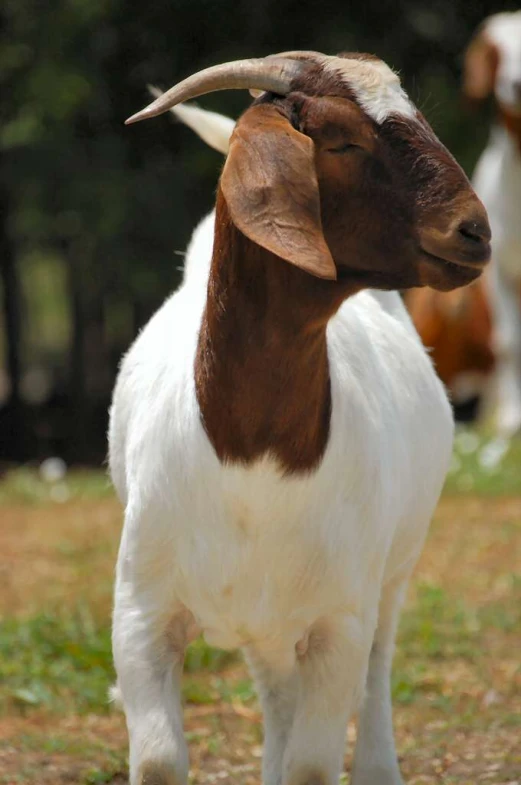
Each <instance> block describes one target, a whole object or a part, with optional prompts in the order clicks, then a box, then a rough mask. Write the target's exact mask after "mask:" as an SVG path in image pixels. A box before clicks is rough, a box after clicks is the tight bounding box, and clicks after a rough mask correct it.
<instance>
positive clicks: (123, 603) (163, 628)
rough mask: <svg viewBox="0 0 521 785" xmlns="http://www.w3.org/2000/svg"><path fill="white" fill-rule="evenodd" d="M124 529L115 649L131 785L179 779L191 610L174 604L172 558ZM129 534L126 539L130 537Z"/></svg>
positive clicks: (184, 773)
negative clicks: (154, 549)
mask: <svg viewBox="0 0 521 785" xmlns="http://www.w3.org/2000/svg"><path fill="white" fill-rule="evenodd" d="M137 539H139V538H137V537H135V529H134V531H133V533H132V537H128V536H126V532H124V534H123V538H122V542H121V547H120V553H119V559H118V569H117V577H116V590H115V603H114V619H113V652H114V662H115V666H116V672H117V676H118V685H119V689H120V693H121V701H122V704H123V708H124V710H125V715H126V719H127V727H128V732H129V742H130V785H185V783H186V782H187V779H188V751H187V747H186V743H185V740H184V734H183V718H182V709H181V685H180V681H181V674H182V667H183V658H184V650H185V646H186V643H187V638H188V633H187V630H188V627H189V624H190V619H191V617H190V614H188V612H187V611H186V610H185V609H183V608H182V606H180V605H178V604H176V602H175V599H174V598H173V597H172V592H171V590H170V586H169V581H168V575H169V571H170V570H171V564H170V563H169V561H168V560H167V559H165V558H164V554H163V557H162V556H161V555H160V554H158V552H157V549H156V551H155V553H153V552H152V549H151V544H150V542H148V543H147V544H146V547H145V546H144V543H143V542H139V541H138V542H136V540H137ZM131 540H132V545H130V541H131Z"/></svg>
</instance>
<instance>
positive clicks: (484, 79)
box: [463, 11, 521, 117]
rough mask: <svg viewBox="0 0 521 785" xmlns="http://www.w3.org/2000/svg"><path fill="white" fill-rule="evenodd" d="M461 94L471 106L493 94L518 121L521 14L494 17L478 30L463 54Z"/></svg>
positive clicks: (516, 12) (519, 12) (520, 106)
mask: <svg viewBox="0 0 521 785" xmlns="http://www.w3.org/2000/svg"><path fill="white" fill-rule="evenodd" d="M463 92H464V94H465V96H466V97H467V99H469V100H470V101H471V102H479V101H482V100H484V99H485V98H487V97H488V96H489V95H492V94H493V95H494V97H495V99H496V100H497V102H498V104H499V106H500V107H501V108H502V109H503V110H504V111H507V112H509V113H512V114H514V115H518V116H520V117H521V11H514V12H512V13H502V14H494V16H490V17H489V18H488V19H486V20H485V21H484V22H483V24H482V25H481V26H480V27H479V28H478V30H477V32H476V34H475V35H474V37H473V39H472V41H471V42H470V44H469V46H468V49H467V51H466V53H465V64H464V74H463Z"/></svg>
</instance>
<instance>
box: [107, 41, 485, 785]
mask: <svg viewBox="0 0 521 785" xmlns="http://www.w3.org/2000/svg"><path fill="white" fill-rule="evenodd" d="M230 87H231V88H243V89H249V88H253V89H256V90H261V91H264V92H263V94H262V95H261V97H260V98H258V99H257V100H256V101H255V102H254V103H253V105H252V106H250V107H249V108H248V109H247V110H246V111H245V112H244V114H243V115H242V117H241V118H240V119H239V121H238V123H237V126H236V128H235V131H234V133H233V135H232V138H231V143H230V151H229V154H228V157H227V160H226V163H225V165H224V169H223V173H222V176H221V179H220V182H219V186H218V189H217V199H216V211H215V232H214V238H213V248H212V246H211V244H210V243H207V242H206V241H205V238H206V237H207V235H205V234H204V232H205V231H207V230H209V231H210V232H211V225H212V222H213V219H212V218H209V219H206V223H205V224H204V226H203V228H202V234H200V233H198V235H197V238H195V240H194V242H193V244H192V246H191V249H190V251H189V259H188V268H187V273H186V276H185V280H184V282H183V285H182V286H181V287H180V289H179V290H178V291H177V292H176V293H175V294H174V295H173V296H172V297H171V298H170V299H169V300H167V301H166V303H165V304H164V305H163V306H162V308H161V309H160V310H159V311H158V313H157V314H156V315H155V316H154V317H153V318H152V320H151V321H150V322H149V324H148V325H147V326H146V327H145V329H144V330H143V331H142V333H141V334H140V335H139V337H138V338H137V340H136V342H135V343H134V345H133V346H132V348H131V349H130V351H129V353H128V354H127V356H126V357H125V359H124V361H123V363H122V366H121V371H120V374H119V378H118V382H117V386H116V390H115V393H114V400H113V406H112V411H111V422H110V468H111V474H112V478H113V481H114V484H115V486H116V489H117V491H118V495H119V497H120V499H121V500H122V502H123V504H124V505H125V524H124V529H123V534H122V539H121V546H120V552H119V557H118V566H117V575H116V588H115V607H114V625H113V648H114V659H115V665H116V670H117V675H118V682H119V687H120V691H121V697H122V702H123V706H124V709H125V714H126V719H127V725H128V731H129V738H130V782H131V785H185V783H186V782H187V776H188V751H187V747H186V742H185V740H184V737H183V720H182V708H181V685H180V681H181V675H182V664H183V656H184V651H185V647H186V646H187V644H188V643H189V641H190V640H191V639H192V638H193V637H194V636H195V635H197V634H198V631H202V632H203V633H204V635H205V637H206V638H207V639H208V641H209V642H211V643H213V644H215V645H217V646H220V647H223V648H241V649H242V650H243V651H244V652H245V655H246V658H247V660H248V662H249V664H250V666H251V669H252V671H253V674H254V676H255V680H256V683H257V687H258V690H259V696H260V700H261V704H262V709H263V714H264V726H265V742H264V758H263V780H264V783H265V785H335V784H336V783H337V782H338V778H339V775H340V772H341V768H342V762H343V754H344V745H345V737H346V726H347V722H348V720H349V718H350V717H351V716H352V715H353V713H354V712H355V711H357V710H358V709H360V717H359V725H358V738H357V744H356V750H355V758H354V771H353V775H352V780H351V781H352V784H353V785H401V783H402V779H401V776H400V772H399V769H398V763H397V759H396V753H395V749H394V741H393V733H392V718H391V698H390V673H391V661H392V652H393V645H394V637H395V631H396V626H397V621H398V614H399V609H400V605H401V602H402V599H403V596H404V592H405V588H406V585H407V581H408V578H409V575H410V573H411V570H412V568H413V566H414V564H415V562H416V560H417V558H418V555H419V553H420V551H421V548H422V544H423V541H424V537H425V533H426V531H427V527H428V524H429V521H430V518H431V516H432V512H433V509H434V507H435V504H436V502H437V499H438V496H439V493H440V490H441V487H442V484H443V481H444V477H445V473H446V471H447V468H448V464H449V460H450V456H451V448H452V436H453V423H452V417H451V412H450V407H449V405H448V401H447V398H446V395H445V392H444V390H443V387H442V385H441V383H440V382H439V380H438V378H437V376H436V374H435V372H434V370H433V367H432V364H431V362H430V360H429V358H428V356H427V354H426V352H425V350H424V348H423V346H422V344H421V342H420V340H419V338H418V335H417V333H416V331H415V330H414V328H413V326H412V323H411V321H410V319H409V317H408V315H407V313H406V311H405V308H404V306H403V303H402V301H401V299H400V297H399V295H398V294H396V292H394V291H392V290H396V289H403V288H409V287H412V286H422V285H428V286H432V287H434V288H437V289H442V290H450V289H453V288H455V287H457V286H461V285H464V284H467V283H469V282H470V281H472V280H475V279H476V278H477V277H478V276H479V275H480V273H481V271H482V269H483V266H484V264H485V262H486V261H487V259H488V257H489V254H490V249H489V244H488V240H489V235H490V233H489V227H488V223H487V218H486V213H485V210H484V208H483V206H482V204H481V203H480V201H479V200H478V199H477V197H476V196H475V194H474V192H473V190H472V188H471V186H470V184H469V182H468V180H467V179H466V177H465V175H464V173H463V172H462V171H461V169H460V167H459V166H458V165H457V163H456V162H455V161H454V159H453V158H452V157H451V156H450V154H449V153H448V151H447V150H446V149H445V148H444V147H443V145H442V144H441V143H440V142H439V141H438V139H437V138H436V136H435V135H434V133H433V132H432V130H431V128H430V127H429V125H428V124H427V122H426V121H425V119H424V118H423V117H422V115H421V114H420V113H419V112H418V111H417V109H416V108H415V107H414V105H413V104H412V103H411V102H410V100H409V99H408V97H407V95H406V94H405V93H404V91H403V90H402V88H401V86H400V81H399V79H398V77H397V75H396V74H394V73H393V72H392V71H391V70H390V69H389V68H388V67H387V66H386V65H385V64H384V63H383V62H382V61H380V60H378V59H376V58H373V57H369V56H366V55H365V56H364V55H359V54H345V55H343V56H339V57H329V56H325V55H321V54H319V53H316V52H315V53H313V52H303V53H299V52H286V53H284V55H278V56H274V57H271V58H265V59H262V60H247V61H240V62H237V63H228V64H224V65H221V66H216V67H214V68H210V69H207V70H206V71H203V72H201V73H200V74H196V75H194V76H192V77H189V78H188V79H187V80H185V81H184V82H182V83H181V84H180V85H178V86H177V87H175V88H173V89H172V90H170V91H168V92H167V93H165V94H164V96H161V97H160V98H159V99H158V101H156V102H155V103H154V104H152V106H151V107H149V108H148V109H147V110H144V112H142V113H139V114H138V115H137V116H135V117H134V118H133V119H143V118H144V117H150V116H154V115H155V114H158V113H160V112H161V111H166V110H167V109H168V108H170V106H171V105H173V104H175V103H178V102H180V101H183V100H185V99H188V98H191V97H195V96H197V95H201V94H203V93H205V92H210V91H212V90H217V89H226V88H230ZM368 289H372V290H376V289H379V290H381V291H366V290H368Z"/></svg>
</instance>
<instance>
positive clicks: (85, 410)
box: [0, 0, 515, 464]
mask: <svg viewBox="0 0 521 785" xmlns="http://www.w3.org/2000/svg"><path fill="white" fill-rule="evenodd" d="M514 7H515V6H514V4H512V3H509V2H505V3H501V2H472V3H469V2H467V0H392V2H391V1H387V2H376V1H375V0H363V1H362V2H345V0H344V1H343V2H340V1H339V0H337V1H334V2H333V1H332V0H325V1H324V2H321V3H319V4H317V3H311V2H308V1H307V0H299V2H296V1H295V0H254V1H253V0H218V1H216V0H175V1H174V2H166V0H155V1H154V2H153V3H128V2H127V3H125V2H123V0H54V2H52V3H50V2H47V3H45V2H42V3H34V2H28V0H4V2H3V3H2V8H1V10H0V15H1V17H2V28H3V38H2V43H1V44H0V80H1V86H2V102H1V108H0V112H1V122H0V149H1V156H2V159H1V169H0V265H1V280H0V357H1V363H0V460H2V461H9V462H13V461H28V460H31V461H32V460H37V461H40V460H42V459H44V458H45V457H47V456H50V455H57V456H60V457H61V458H63V459H64V460H65V461H66V462H67V463H82V464H85V463H91V464H92V463H94V464H97V463H99V462H100V461H102V460H103V458H104V455H105V431H106V424H107V408H108V405H109V402H110V395H111V389H112V386H113V382H114V377H115V373H116V370H117V365H118V361H119V358H120V357H121V354H122V353H123V352H124V351H125V350H126V348H127V347H128V346H129V344H130V342H131V341H132V339H133V338H134V336H135V335H136V333H137V332H138V331H139V329H140V328H141V327H142V326H143V325H144V324H145V322H146V321H147V319H148V318H149V317H150V315H151V314H152V313H153V311H154V310H155V309H156V308H157V307H158V305H159V304H160V303H161V302H162V300H163V299H164V298H165V297H166V296H167V294H168V293H169V292H170V291H171V290H172V289H173V288H174V287H175V286H176V284H177V282H178V281H179V278H180V274H181V273H180V268H181V267H182V264H183V256H182V252H183V249H184V248H185V247H186V244H187V241H188V239H189V237H190V234H191V231H192V229H193V228H194V226H195V224H196V222H197V221H198V220H199V218H200V217H202V215H203V214H204V213H205V212H206V211H208V210H209V209H210V207H211V205H212V201H213V196H214V192H215V186H216V182H217V177H218V173H219V169H220V166H221V164H222V161H221V158H220V156H219V154H218V153H215V152H213V151H212V150H210V149H209V148H208V147H207V146H205V145H204V144H203V143H201V141H200V140H199V139H197V138H196V137H195V135H194V134H193V133H192V132H191V131H189V130H187V129H186V128H184V127H182V126H181V125H176V124H174V123H173V122H172V121H171V119H169V118H162V119H160V120H157V121H156V122H151V123H143V124H140V125H137V126H133V127H131V128H125V127H124V126H123V120H124V119H125V118H126V117H127V116H128V115H129V114H131V113H133V112H134V111H136V110H137V109H139V108H141V107H142V106H143V105H144V103H145V102H147V99H148V95H147V91H146V85H147V83H153V84H157V85H159V86H160V87H163V88H166V87H169V86H170V85H172V84H173V83H174V82H176V81H177V80H179V79H181V78H182V77H184V76H186V75H188V74H189V73H191V72H193V71H196V70H198V69H200V68H203V67H205V66H207V65H211V64H214V63H218V62H221V61H225V60H232V59H235V58H241V57H251V56H260V55H264V54H269V53H271V52H275V51H280V50H284V49H318V50H320V51H323V52H326V53H336V52H338V51H342V50H344V51H345V50H360V51H367V52H372V53H376V54H377V55H379V56H380V57H381V58H383V59H384V60H386V61H387V62H388V63H389V64H390V65H391V66H393V67H394V68H395V69H397V70H399V71H400V73H401V75H402V79H403V82H404V84H405V87H406V89H407V91H408V92H409V94H410V95H411V97H412V98H413V100H415V101H416V102H417V103H418V105H419V107H420V108H421V109H422V110H423V112H424V113H425V114H426V116H427V118H428V119H429V120H430V122H431V124H432V125H433V126H434V129H435V130H436V132H437V133H438V135H439V136H440V137H441V139H442V140H443V141H444V143H445V144H446V145H447V146H448V147H449V148H450V150H451V151H452V152H453V153H454V155H455V156H456V158H457V159H458V160H459V161H460V162H461V164H462V165H463V166H464V168H465V169H466V170H467V172H469V173H470V172H471V170H472V168H473V165H474V163H475V161H476V159H477V157H478V154H479V153H480V151H481V150H482V149H483V147H484V145H485V142H486V137H487V134H488V130H489V124H490V117H491V111H490V107H488V109H487V107H485V108H482V109H480V111H479V112H478V113H477V114H476V113H474V114H471V113H470V112H469V111H466V110H465V109H464V107H463V102H462V99H461V96H460V79H461V67H462V62H463V52H464V49H465V47H466V45H467V43H468V41H469V39H470V37H471V34H472V33H473V31H474V30H475V28H476V26H477V25H478V24H479V23H480V22H481V21H482V19H483V18H484V17H486V16H487V15H489V14H491V13H494V12H496V11H500V10H508V9H510V8H514ZM248 100H249V97H248V96H247V95H246V94H245V93H243V92H227V93H219V94H216V95H210V96H207V97H205V98H204V99H203V101H202V103H203V105H204V106H206V107H208V108H211V109H216V110H218V111H221V112H224V113H226V114H229V115H231V116H234V117H236V116H237V115H238V114H239V113H240V112H241V111H242V110H243V108H244V107H245V106H246V105H247V102H248ZM176 340H177V336H175V335H172V341H176Z"/></svg>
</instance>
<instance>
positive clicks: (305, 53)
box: [267, 49, 324, 60]
mask: <svg viewBox="0 0 521 785" xmlns="http://www.w3.org/2000/svg"><path fill="white" fill-rule="evenodd" d="M274 57H283V58H284V59H286V58H287V59H288V60H320V59H322V60H323V59H324V55H323V54H322V53H321V52H313V51H312V50H305V49H295V50H293V51H289V52H277V53H276V54H274V55H268V56H267V59H268V60H271V59H272V58H274Z"/></svg>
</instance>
